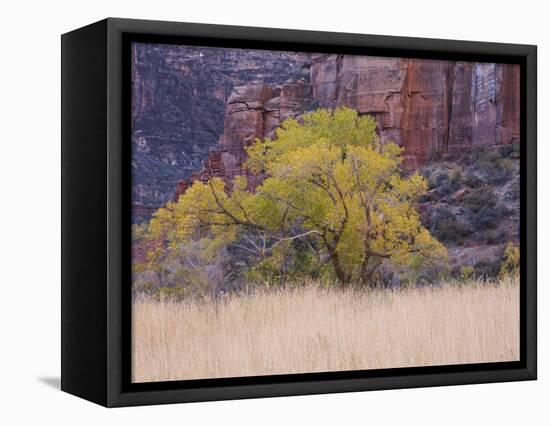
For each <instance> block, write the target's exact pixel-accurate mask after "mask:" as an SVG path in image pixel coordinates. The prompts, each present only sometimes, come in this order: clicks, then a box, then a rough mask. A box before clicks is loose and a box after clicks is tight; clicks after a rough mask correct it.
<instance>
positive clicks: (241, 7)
mask: <svg viewBox="0 0 550 426" xmlns="http://www.w3.org/2000/svg"><path fill="white" fill-rule="evenodd" d="M369 3H370V2H368V1H358V0H355V1H352V0H346V1H344V0H333V1H331V2H322V1H321V0H317V1H315V2H310V3H309V4H307V3H306V2H305V1H302V2H298V1H285V0H276V1H275V0H274V1H265V0H264V1H261V2H259V1H253V2H244V1H236V0H228V1H224V2H222V1H220V2H215V1H211V0H202V1H191V2H189V1H188V2H185V1H177V2H168V1H162V0H149V1H140V0H131V1H117V2H114V1H102V0H95V1H94V0H88V1H71V2H55V1H35V2H29V1H18V2H15V1H10V2H8V1H3V2H2V3H0V16H1V17H2V23H1V25H0V31H1V35H2V37H1V41H0V43H1V51H0V112H1V114H0V117H1V119H0V120H1V121H0V123H1V124H0V185H1V187H0V188H1V192H0V200H1V201H0V202H1V207H0V215H1V217H0V259H1V263H0V265H1V269H0V284H1V286H2V291H1V293H0V332H1V337H0V374H1V376H0V378H1V381H0V394H1V395H0V407H1V408H0V423H1V424H4V425H15V424H35V423H36V424H46V425H47V424H54V422H55V424H62V425H69V424H71V425H74V424H78V425H95V426H97V425H111V424H117V425H121V424H132V425H141V424H143V425H145V424H148V425H151V424H158V425H162V424H163V422H170V423H171V424H186V425H194V424H200V425H203V424H224V425H225V424H239V425H248V424H255V425H259V424H262V425H263V424H266V425H271V424H273V425H294V424H300V425H309V424H327V425H328V424H331V425H340V424H342V425H345V424H373V425H376V424H383V425H393V424H407V425H416V424H418V425H424V426H427V425H442V424H445V425H477V424H483V425H493V424H494V425H503V424H505V425H507V424H522V423H523V424H534V425H539V424H540V425H542V424H546V425H548V424H550V413H549V410H550V404H549V401H550V396H549V395H550V384H549V383H550V378H549V374H550V373H549V368H550V367H548V361H549V355H548V351H549V337H550V336H549V329H548V323H549V321H548V320H549V316H550V306H549V304H550V300H549V298H548V297H549V294H550V292H549V291H548V288H547V285H546V284H548V281H549V279H550V276H549V268H548V267H545V266H546V265H547V264H548V262H549V260H550V259H549V258H548V255H547V253H548V241H549V238H550V227H549V225H548V220H547V219H548V217H549V215H550V209H549V207H550V205H549V200H548V192H547V191H548V185H550V167H548V165H547V164H546V161H545V160H549V159H550V155H549V154H550V153H549V142H550V140H549V138H548V127H547V125H548V117H549V114H550V97H549V93H548V74H549V72H550V65H549V59H548V49H549V47H548V46H549V34H550V30H549V26H550V21H549V20H548V16H549V14H548V12H547V11H545V10H544V9H545V6H544V5H545V2H542V1H525V0H524V1H517V0H516V1H513V2H509V1H504V0H500V1H493V2H482V1H479V0H478V1H469V0H460V1H454V2H447V3H446V2H442V1H410V0H409V1H406V0H404V1H398V0H390V1H376V2H372V4H369ZM107 16H115V17H128V18H144V19H160V20H174V21H188V22H204V23H216V24H235V25H249V26H266V27H280V28H296V29H311V30H326V31H343V32H358V33H370V34H383V35H402V36H416V37H436V38H454V39H466V40H482V41H499V42H511V43H527V44H538V45H539V92H538V93H539V123H540V125H539V160H540V161H539V194H540V195H539V218H540V220H539V265H540V266H539V307H540V308H539V381H537V382H522V383H507V384H490V385H475V386H459V387H447V388H429V389H416V390H394V391H383V392H366V393H354V394H337V395H322V396H307V397H292V398H272V399H263V400H244V401H228V402H214V403H199V404H184V405H182V404H180V405H171V406H157V407H140V408H124V409H113V410H107V409H104V408H101V407H99V406H95V405H93V404H91V403H89V402H86V401H83V400H80V399H78V398H76V397H73V396H70V395H67V394H64V393H62V392H60V391H58V390H57V389H56V387H57V386H58V383H59V374H60V373H59V372H60V366H59V358H60V349H59V348H60V331H59V328H60V300H59V299H60V224H59V223H60V219H59V218H60V34H61V33H64V32H67V31H70V30H72V29H75V28H78V27H80V26H83V25H86V24H89V23H91V22H94V21H97V20H100V19H102V18H105V17H107ZM544 393H547V395H544Z"/></svg>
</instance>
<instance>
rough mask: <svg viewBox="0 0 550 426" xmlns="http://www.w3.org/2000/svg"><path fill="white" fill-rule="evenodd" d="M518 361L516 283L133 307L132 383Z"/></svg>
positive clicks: (147, 302) (315, 290)
mask: <svg viewBox="0 0 550 426" xmlns="http://www.w3.org/2000/svg"><path fill="white" fill-rule="evenodd" d="M518 359H519V285H518V283H517V281H516V280H504V281H501V282H499V283H497V284H480V283H475V282H473V283H470V284H466V285H460V286H458V285H448V286H443V287H440V288H416V289H409V290H398V291H390V290H371V291H361V292H360V291H354V290H347V291H340V290H325V289H322V288H319V287H315V286H312V287H306V288H302V289H297V290H296V289H295V290H280V291H277V292H261V293H259V294H255V295H249V296H242V295H241V296H230V297H227V298H226V299H223V300H222V301H220V302H218V303H216V304H214V303H212V302H202V303H201V302H170V301H163V302H162V301H155V300H153V299H147V298H143V297H141V298H140V297H138V298H136V300H135V301H134V307H133V366H132V370H133V381H134V382H148V381H159V380H185V379H199V378H215V377H236V376H255V375H270V374H285V373H305V372H320V371H337V370H356V369H373V368H391V367H409V366H425V365H441V364H462V363H478V362H494V361H512V360H518Z"/></svg>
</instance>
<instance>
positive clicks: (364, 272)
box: [361, 255, 382, 288]
mask: <svg viewBox="0 0 550 426" xmlns="http://www.w3.org/2000/svg"><path fill="white" fill-rule="evenodd" d="M381 264H382V259H380V258H378V257H373V256H367V255H365V258H364V259H363V262H362V263H361V285H363V286H365V287H370V288H374V287H376V285H375V282H374V273H375V272H376V270H377V269H378V267H379V266H380V265H381Z"/></svg>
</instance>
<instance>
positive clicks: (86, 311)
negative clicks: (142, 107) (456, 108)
mask: <svg viewBox="0 0 550 426" xmlns="http://www.w3.org/2000/svg"><path fill="white" fill-rule="evenodd" d="M61 41H62V219H61V220H62V285H61V287H62V292H61V293H62V329H61V331H62V347H61V354H62V360H61V369H62V376H61V387H62V390H64V391H66V392H68V393H71V394H74V395H77V396H80V397H82V398H85V399H88V400H90V401H93V402H95V403H98V404H101V405H104V406H108V407H118V406H130V405H143V404H162V403H175V402H192V401H208V400H223V399H238V398H257V397H273V396H286V395H303V394H320V393H331V392H349V391H366V390H375V389H395V388H413V387H423V386H443V385H459V384H469V383H487V382H503V381H516V380H534V379H536V375H537V373H536V370H537V363H536V356H537V340H536V339H537V337H536V336H537V330H536V327H537V321H536V318H537V313H536V309H537V303H536V297H537V296H536V293H537V275H536V274H537V272H536V269H537V268H536V266H537V265H536V262H537V241H536V238H537V216H536V215H537V205H536V203H537V195H536V194H537V193H536V175H537V172H536V167H537V161H536V151H537V134H536V132H537V49H536V46H531V45H518V44H500V43H484V42H469V41H454V40H436V39H421V38H405V37H388V36H372V35H361V34H344V33H329V32H316V31H297V30H283V29H271V28H251V27H235V26H222V25H203V24H189V23H176V22H160V21H144V20H130V19H116V18H109V19H106V20H103V21H100V22H97V23H95V24H92V25H89V26H86V27H83V28H81V29H78V30H75V31H72V32H70V33H67V34H64V35H63V36H62V39H61ZM132 41H147V42H158V43H172V44H187V45H203V46H219V47H246V48H256V49H271V50H292V51H315V52H339V53H360V54H367V55H371V56H373V55H374V56H392V57H416V58H433V59H451V60H466V61H481V62H502V63H516V64H519V65H520V74H521V77H520V84H521V115H520V125H521V131H520V140H521V148H520V150H521V153H520V158H521V159H520V171H521V172H520V203H521V204H520V205H521V208H520V249H521V254H522V256H521V290H520V304H521V306H520V327H521V333H520V361H517V362H502V363H484V364H466V365H448V366H433V367H413V368H392V369H383V370H365V371H347V372H328V373H310V374H291V375H277V376H258V377H242V378H220V379H204V380H188V381H171V382H153V383H131V382H130V368H131V365H130V331H131V329H130V314H131V311H130V301H131V298H130V297H129V294H130V293H129V292H130V278H131V277H130V272H131V270H130V267H131V258H130V256H131V255H130V223H131V222H130V164H129V163H130V142H129V140H130V139H129V128H130V127H129V126H130V112H129V111H130V100H129V99H130V77H129V75H130V74H129V64H130V60H129V58H130V56H129V55H130V49H129V43H131V42H132Z"/></svg>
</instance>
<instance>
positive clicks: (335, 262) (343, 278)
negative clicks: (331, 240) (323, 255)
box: [329, 248, 350, 287]
mask: <svg viewBox="0 0 550 426" xmlns="http://www.w3.org/2000/svg"><path fill="white" fill-rule="evenodd" d="M329 254H330V260H331V261H332V266H333V267H334V272H336V276H337V277H338V281H340V284H341V285H342V287H347V286H349V282H350V276H349V275H348V274H346V273H345V272H344V270H343V269H342V266H341V265H340V259H339V258H338V253H336V250H332V249H330V248H329Z"/></svg>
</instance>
